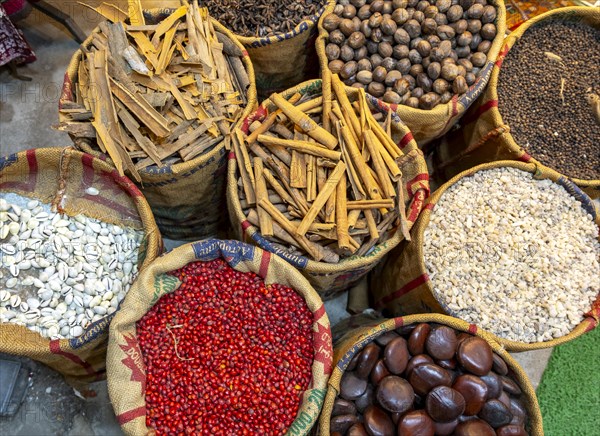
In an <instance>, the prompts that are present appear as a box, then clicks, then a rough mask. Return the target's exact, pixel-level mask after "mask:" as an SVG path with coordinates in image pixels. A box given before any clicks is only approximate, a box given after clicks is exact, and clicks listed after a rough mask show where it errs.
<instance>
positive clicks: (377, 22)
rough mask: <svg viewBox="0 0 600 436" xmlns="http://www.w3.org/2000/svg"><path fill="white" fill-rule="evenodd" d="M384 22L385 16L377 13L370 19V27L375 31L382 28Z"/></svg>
mask: <svg viewBox="0 0 600 436" xmlns="http://www.w3.org/2000/svg"><path fill="white" fill-rule="evenodd" d="M382 22H383V15H381V13H380V12H375V13H374V14H373V15H371V16H370V17H369V26H370V27H371V28H373V29H375V28H376V27H379V26H381V23H382Z"/></svg>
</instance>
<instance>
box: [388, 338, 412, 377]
mask: <svg viewBox="0 0 600 436" xmlns="http://www.w3.org/2000/svg"><path fill="white" fill-rule="evenodd" d="M408 358H409V354H408V348H407V345H406V339H404V338H402V337H400V336H399V337H397V338H394V339H393V340H391V341H390V342H389V343H388V344H387V345H386V346H385V349H384V350H383V361H384V362H385V366H386V367H387V369H388V371H390V372H391V373H392V374H401V373H402V372H404V370H405V369H406V365H407V364H408Z"/></svg>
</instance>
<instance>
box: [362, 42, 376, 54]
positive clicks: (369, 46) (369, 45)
mask: <svg viewBox="0 0 600 436" xmlns="http://www.w3.org/2000/svg"><path fill="white" fill-rule="evenodd" d="M365 47H367V51H368V52H369V54H370V55H373V54H377V55H379V53H377V52H378V51H379V43H377V42H375V41H371V40H370V39H369V40H368V41H367V43H366V44H365Z"/></svg>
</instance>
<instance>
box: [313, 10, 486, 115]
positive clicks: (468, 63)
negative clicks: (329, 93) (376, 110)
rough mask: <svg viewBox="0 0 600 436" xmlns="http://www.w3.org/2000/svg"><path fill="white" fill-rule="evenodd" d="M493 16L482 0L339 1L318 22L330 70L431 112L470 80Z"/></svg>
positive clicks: (478, 65) (374, 92) (384, 95)
mask: <svg viewBox="0 0 600 436" xmlns="http://www.w3.org/2000/svg"><path fill="white" fill-rule="evenodd" d="M496 17H497V11H496V6H495V5H494V4H493V3H492V2H489V1H487V0H483V1H480V2H474V1H472V0H461V1H458V2H456V1H450V0H437V1H434V0H430V1H418V0H393V1H390V0H386V1H383V0H367V1H365V0H350V1H347V0H345V1H343V0H340V1H338V5H337V6H336V9H335V10H334V12H333V13H331V14H330V15H328V16H326V17H325V18H324V19H323V22H322V24H323V27H324V28H325V30H327V31H328V32H329V38H328V40H327V45H326V47H325V51H326V55H327V59H328V61H329V69H330V70H331V71H332V72H333V73H339V74H340V76H341V77H342V78H343V79H344V81H345V83H346V84H347V85H352V86H354V87H361V88H364V89H365V90H366V91H367V92H368V93H370V94H371V95H373V96H375V97H377V98H382V99H383V101H385V102H388V103H394V104H403V105H407V106H411V107H414V108H420V109H433V108H434V107H435V106H437V105H438V104H440V103H447V102H449V101H450V99H451V98H452V96H453V95H461V94H464V93H465V92H467V90H468V88H469V86H471V85H473V84H474V83H475V81H476V80H477V77H478V75H479V73H480V71H481V68H482V67H483V66H484V65H485V64H486V62H487V52H488V51H489V49H490V47H491V45H492V41H493V40H494V38H495V37H496V25H495V21H496Z"/></svg>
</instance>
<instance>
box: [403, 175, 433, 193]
mask: <svg viewBox="0 0 600 436" xmlns="http://www.w3.org/2000/svg"><path fill="white" fill-rule="evenodd" d="M423 180H429V174H427V173H421V174H417V176H415V177H414V178H413V179H412V180H409V181H408V182H407V183H406V190H407V191H408V192H412V187H413V185H414V184H415V183H418V182H421V181H423Z"/></svg>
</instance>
